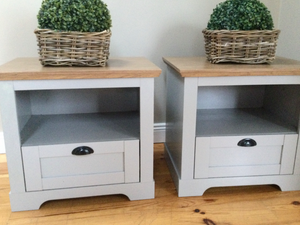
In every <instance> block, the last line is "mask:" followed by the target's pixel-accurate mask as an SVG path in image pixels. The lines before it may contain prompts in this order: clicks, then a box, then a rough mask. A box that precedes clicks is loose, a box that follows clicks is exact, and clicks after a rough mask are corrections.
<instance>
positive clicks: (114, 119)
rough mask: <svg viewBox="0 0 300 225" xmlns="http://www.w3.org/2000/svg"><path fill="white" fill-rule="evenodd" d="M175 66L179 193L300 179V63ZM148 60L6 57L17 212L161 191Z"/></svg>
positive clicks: (172, 134) (174, 160)
mask: <svg viewBox="0 0 300 225" xmlns="http://www.w3.org/2000/svg"><path fill="white" fill-rule="evenodd" d="M163 60H164V62H165V63H166V64H167V67H168V68H167V109H166V110H167V130H166V159H167V162H168V164H169V168H170V171H171V174H172V176H173V179H174V182H175V185H176V187H177V190H178V195H179V196H195V195H202V194H203V192H204V191H205V190H206V189H208V188H210V187H214V186H233V185H257V184H277V185H278V186H280V187H281V189H282V190H299V189H300V150H299V143H298V139H299V125H298V124H299V114H300V63H299V62H297V61H293V60H288V59H284V58H279V57H278V58H277V59H276V60H275V61H274V62H273V63H272V64H271V65H240V64H218V65H216V64H210V63H209V62H208V61H207V60H206V58H204V57H196V58H164V59H163ZM160 73H161V70H160V69H159V68H157V67H156V66H155V65H154V64H152V63H151V62H149V61H148V60H146V59H144V58H111V59H110V60H109V61H108V64H107V67H104V68H90V67H88V68H87V67H77V68H74V67H42V66H41V65H40V64H39V62H38V59H36V58H23V59H16V60H13V61H11V62H9V63H7V64H5V65H3V66H1V67H0V80H1V81H0V99H1V101H0V103H1V106H0V107H1V111H2V120H3V130H4V136H5V142H6V154H7V161H8V169H9V178H10V185H11V193H10V199H11V208H12V211H21V210H31V209H38V208H39V207H40V205H41V204H42V203H43V202H45V201H47V200H52V199H63V198H75V197H86V196H95V195H108V194H125V195H127V196H128V197H129V199H131V200H135V199H149V198H154V197H155V194H154V190H155V188H154V180H153V105H154V100H153V99H154V78H155V77H158V76H159V75H160Z"/></svg>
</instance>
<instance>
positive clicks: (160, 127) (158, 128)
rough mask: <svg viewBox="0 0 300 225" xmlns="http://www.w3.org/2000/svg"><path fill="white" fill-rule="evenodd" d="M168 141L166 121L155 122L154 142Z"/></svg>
mask: <svg viewBox="0 0 300 225" xmlns="http://www.w3.org/2000/svg"><path fill="white" fill-rule="evenodd" d="M165 141H166V123H155V124H154V143H162V142H165Z"/></svg>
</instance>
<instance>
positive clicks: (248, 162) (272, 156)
mask: <svg viewBox="0 0 300 225" xmlns="http://www.w3.org/2000/svg"><path fill="white" fill-rule="evenodd" d="M297 139H298V135H297V134H288V135H257V136H246V137H245V136H228V137H227V136H225V137H197V138H196V151H195V174H194V177H195V178H209V177H232V176H255V175H275V174H292V173H293V169H294V157H295V154H296V145H297Z"/></svg>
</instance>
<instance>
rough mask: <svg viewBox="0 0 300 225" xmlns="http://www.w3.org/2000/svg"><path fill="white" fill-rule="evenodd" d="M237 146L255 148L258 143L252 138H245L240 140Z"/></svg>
mask: <svg viewBox="0 0 300 225" xmlns="http://www.w3.org/2000/svg"><path fill="white" fill-rule="evenodd" d="M237 145H238V146H241V147H254V146H256V145H257V143H256V141H255V140H253V139H251V138H245V139H242V140H240V141H239V142H238V144H237Z"/></svg>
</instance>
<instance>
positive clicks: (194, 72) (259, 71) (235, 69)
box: [163, 57, 300, 77]
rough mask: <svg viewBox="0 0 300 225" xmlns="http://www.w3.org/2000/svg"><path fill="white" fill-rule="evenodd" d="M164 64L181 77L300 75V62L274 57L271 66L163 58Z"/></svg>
mask: <svg viewBox="0 0 300 225" xmlns="http://www.w3.org/2000/svg"><path fill="white" fill-rule="evenodd" d="M163 60H164V62H165V63H166V64H167V65H169V66H170V67H172V68H173V69H175V70H176V71H177V72H178V73H180V74H181V76H182V77H228V76H282V75H287V76H288V75H300V61H297V60H291V59H287V58H283V57H276V59H275V60H274V61H273V62H272V63H271V64H237V63H219V64H212V63H210V62H208V61H207V59H206V57H182V58H179V57H178V58H175V57H164V58H163Z"/></svg>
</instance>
